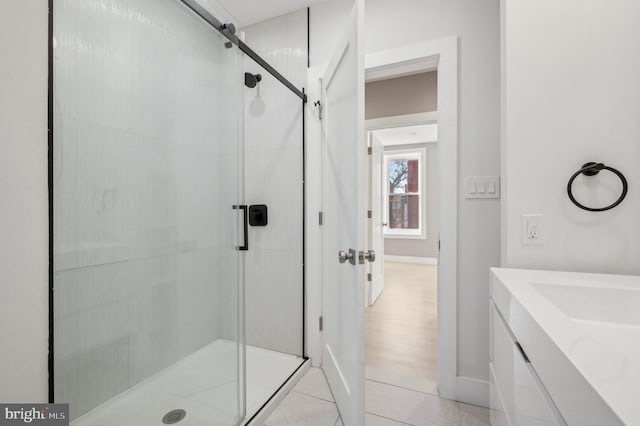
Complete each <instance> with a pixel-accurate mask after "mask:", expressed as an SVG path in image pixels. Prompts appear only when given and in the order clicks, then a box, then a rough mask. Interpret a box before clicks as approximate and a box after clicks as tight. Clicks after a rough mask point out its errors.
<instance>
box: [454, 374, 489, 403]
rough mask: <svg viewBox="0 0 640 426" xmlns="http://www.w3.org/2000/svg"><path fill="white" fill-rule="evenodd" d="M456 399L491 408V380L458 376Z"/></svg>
mask: <svg viewBox="0 0 640 426" xmlns="http://www.w3.org/2000/svg"><path fill="white" fill-rule="evenodd" d="M456 400H458V401H460V402H465V403H467V404H473V405H479V406H480V407H487V408H489V382H488V381H486V380H478V379H472V378H471V377H463V376H458V377H456Z"/></svg>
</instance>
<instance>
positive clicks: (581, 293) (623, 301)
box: [531, 282, 640, 326]
mask: <svg viewBox="0 0 640 426" xmlns="http://www.w3.org/2000/svg"><path fill="white" fill-rule="evenodd" d="M531 285H532V286H533V287H534V288H535V289H536V290H537V291H538V292H539V293H540V294H541V295H542V296H544V297H545V298H546V299H547V300H548V301H549V302H551V303H552V304H553V305H555V306H556V307H557V308H558V309H560V310H561V311H562V312H563V313H564V314H565V315H567V316H568V317H570V318H573V319H576V320H583V321H597V322H606V323H614V324H624V325H633V326H640V290H629V289H618V288H602V287H588V286H579V285H563V284H549V283H535V282H534V283H531Z"/></svg>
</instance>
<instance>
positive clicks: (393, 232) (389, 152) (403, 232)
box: [383, 146, 427, 240]
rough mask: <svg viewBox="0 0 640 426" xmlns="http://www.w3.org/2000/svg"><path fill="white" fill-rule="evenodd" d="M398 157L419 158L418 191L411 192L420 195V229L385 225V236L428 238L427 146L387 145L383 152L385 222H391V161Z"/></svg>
mask: <svg viewBox="0 0 640 426" xmlns="http://www.w3.org/2000/svg"><path fill="white" fill-rule="evenodd" d="M397 159H409V160H414V159H417V160H418V176H419V177H418V179H419V180H418V192H417V193H414V192H411V193H409V194H417V195H418V200H419V202H418V224H419V225H418V229H391V228H390V227H389V226H385V227H384V237H385V238H398V239H419V240H426V239H427V226H426V224H427V217H426V215H427V208H426V203H425V201H426V192H425V191H426V180H427V179H426V159H427V148H426V147H425V146H419V147H415V148H401V149H393V148H387V147H385V150H384V153H383V163H384V168H383V171H384V176H383V179H384V181H383V182H384V185H383V197H384V200H385V201H384V211H383V217H384V222H385V223H389V196H390V194H389V161H393V160H397Z"/></svg>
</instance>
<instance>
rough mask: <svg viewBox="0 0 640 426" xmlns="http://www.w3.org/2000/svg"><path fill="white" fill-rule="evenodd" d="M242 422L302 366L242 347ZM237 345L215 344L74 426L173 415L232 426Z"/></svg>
mask: <svg viewBox="0 0 640 426" xmlns="http://www.w3.org/2000/svg"><path fill="white" fill-rule="evenodd" d="M246 359H247V416H246V418H247V419H250V418H251V416H252V415H253V414H255V413H256V412H257V411H258V410H259V409H260V408H261V407H262V405H263V404H264V403H265V402H266V401H267V400H268V399H269V398H270V397H271V395H272V394H273V392H274V391H275V390H276V389H278V388H279V387H280V386H281V385H282V384H283V383H284V382H285V381H286V380H287V378H289V376H290V375H291V374H292V373H293V372H294V371H295V370H296V369H297V368H298V367H299V366H300V365H301V364H302V363H303V362H304V360H303V358H302V357H298V356H294V355H289V354H284V353H281V352H275V351H271V350H268V349H263V348H258V347H255V346H248V345H247V347H246ZM236 368H237V346H236V343H234V342H231V341H228V340H223V339H219V340H216V341H215V342H213V343H211V344H209V345H207V346H205V347H203V348H202V349H200V350H198V351H197V352H195V353H193V354H191V355H189V356H188V357H186V358H184V359H182V360H180V361H178V362H177V363H175V364H173V365H171V366H170V367H168V368H166V369H165V370H162V371H160V372H159V373H157V374H155V375H153V376H151V377H150V378H148V379H146V380H144V381H142V382H140V383H139V384H137V385H136V386H134V387H132V388H131V389H128V390H127V391H125V392H123V393H121V394H120V395H118V396H116V397H114V398H112V399H110V400H109V401H107V402H105V403H104V404H102V405H100V406H98V407H96V408H94V409H93V410H91V411H89V412H88V413H85V414H84V415H82V416H80V417H78V418H77V419H75V420H74V421H73V422H72V423H71V424H72V425H73V426H146V425H149V426H151V425H163V424H165V423H163V417H164V416H165V415H166V414H167V413H169V412H171V411H173V410H184V411H185V412H186V416H184V418H183V419H182V420H180V421H178V422H177V423H175V424H177V425H179V426H200V425H216V426H218V425H219V426H231V425H235V424H236V423H237V421H238V419H237V401H238V398H239V389H238V383H237V380H236V377H237V376H236V375H237V370H236Z"/></svg>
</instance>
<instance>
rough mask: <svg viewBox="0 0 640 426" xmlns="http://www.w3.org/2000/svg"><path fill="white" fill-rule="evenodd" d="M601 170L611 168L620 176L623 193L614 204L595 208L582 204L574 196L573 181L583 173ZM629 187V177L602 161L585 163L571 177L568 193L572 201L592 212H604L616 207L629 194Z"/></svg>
mask: <svg viewBox="0 0 640 426" xmlns="http://www.w3.org/2000/svg"><path fill="white" fill-rule="evenodd" d="M601 170H609V171H610V172H611V173H613V174H615V175H616V176H618V177H619V178H620V180H621V181H622V194H620V197H618V199H617V200H616V201H614V202H613V204H611V205H609V206H606V207H598V208H593V207H587V206H585V205H583V204H580V203H579V202H578V201H577V200H576V199H575V197H574V196H573V191H572V190H571V187H572V186H573V181H574V180H576V178H577V177H578V176H580V175H581V174H583V175H585V176H595V175H597V174H598V173H600V171H601ZM628 189H629V184H628V183H627V178H625V177H624V175H623V174H622V173H620V172H619V171H618V170H616V169H614V168H613V167H609V166H605V165H604V164H602V163H594V162H589V163H586V164H583V165H582V168H581V169H580V170H578V171H577V172H575V173H574V174H573V175H572V176H571V178H570V179H569V183H568V184H567V193H568V194H569V199H570V200H571V202H572V203H573V204H575V205H576V206H578V207H580V208H581V209H583V210H587V211H590V212H604V211H607V210H611V209H612V208H614V207H617V206H618V205H619V204H620V203H621V202H622V201H623V200H624V199H625V197H626V196H627V190H628Z"/></svg>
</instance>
